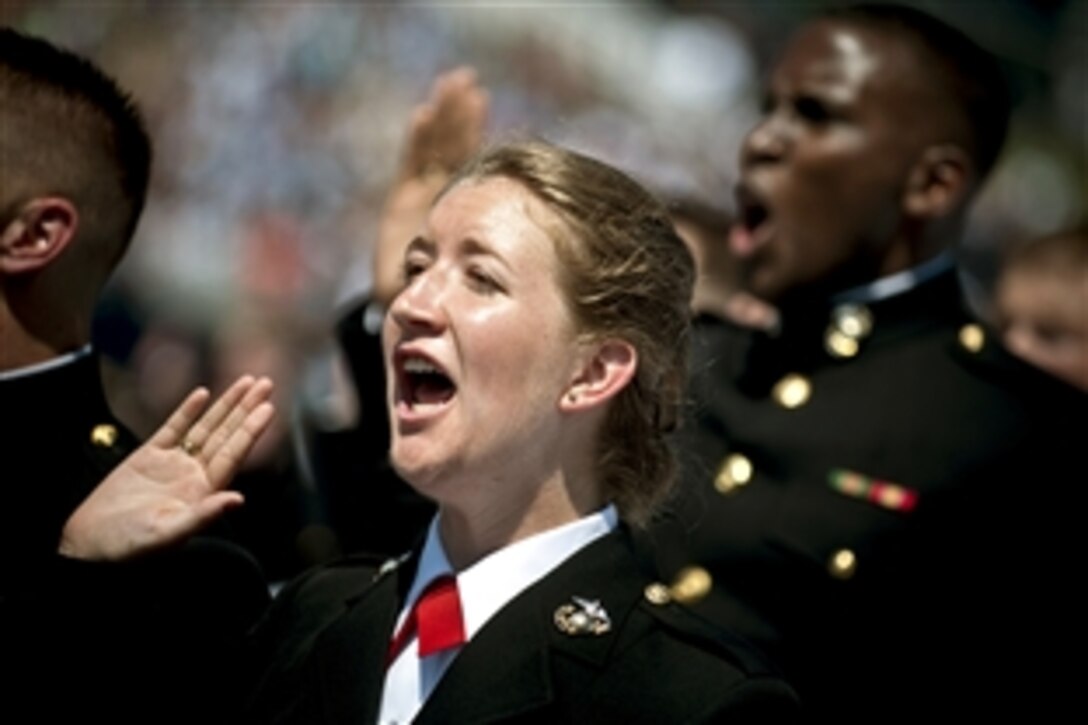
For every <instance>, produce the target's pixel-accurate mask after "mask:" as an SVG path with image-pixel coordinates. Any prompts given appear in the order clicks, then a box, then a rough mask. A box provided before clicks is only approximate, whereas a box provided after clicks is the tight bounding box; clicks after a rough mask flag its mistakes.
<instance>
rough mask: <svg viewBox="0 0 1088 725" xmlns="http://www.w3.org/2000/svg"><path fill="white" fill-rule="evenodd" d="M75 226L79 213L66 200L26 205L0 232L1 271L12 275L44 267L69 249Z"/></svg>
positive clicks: (59, 199) (31, 202)
mask: <svg viewBox="0 0 1088 725" xmlns="http://www.w3.org/2000/svg"><path fill="white" fill-rule="evenodd" d="M78 226H79V213H78V212H77V211H76V207H75V205H74V204H72V202H70V201H68V200H67V199H64V198H62V197H59V196H54V197H48V198H41V199H33V200H31V201H29V202H27V203H26V204H24V205H23V206H22V208H21V209H19V211H18V212H17V213H16V214H15V216H14V217H13V218H12V220H11V221H10V222H8V224H7V226H5V227H4V229H3V231H2V232H0V271H2V272H4V273H5V274H11V275H15V274H23V273H27V272H34V271H37V270H39V269H42V268H44V267H46V266H47V265H48V264H49V263H50V262H52V261H53V260H54V259H56V258H57V257H58V256H59V255H60V254H61V252H63V251H64V250H65V249H67V248H68V245H69V244H71V242H72V239H73V238H75V235H76V229H77V228H78Z"/></svg>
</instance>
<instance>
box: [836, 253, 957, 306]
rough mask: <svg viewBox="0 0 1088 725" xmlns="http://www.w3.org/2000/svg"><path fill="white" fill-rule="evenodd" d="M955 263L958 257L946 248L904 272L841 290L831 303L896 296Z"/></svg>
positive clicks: (864, 301)
mask: <svg viewBox="0 0 1088 725" xmlns="http://www.w3.org/2000/svg"><path fill="white" fill-rule="evenodd" d="M955 263H956V259H955V257H954V256H953V254H952V250H950V249H946V250H944V251H943V252H941V253H940V254H938V255H937V256H936V257H933V258H932V259H927V260H926V261H924V262H922V263H921V264H919V265H916V266H914V267H911V268H910V269H904V270H903V271H902V272H896V273H895V274H891V275H888V276H887V277H881V278H880V279H878V280H874V281H873V282H868V283H866V284H863V285H859V286H857V287H853V288H851V289H848V290H846V291H844V292H840V293H838V294H837V295H835V296H834V297H832V298H831V303H832V304H836V305H838V304H842V303H844V302H853V303H856V304H868V303H870V302H876V301H878V300H884V299H887V298H889V297H894V296H895V295H898V294H902V293H904V292H906V291H908V290H912V289H914V288H915V287H917V286H918V285H920V284H922V283H923V282H926V281H928V280H931V279H933V278H934V277H936V276H937V275H938V274H940V273H941V272H944V271H945V270H948V269H951V268H952V267H953V266H955Z"/></svg>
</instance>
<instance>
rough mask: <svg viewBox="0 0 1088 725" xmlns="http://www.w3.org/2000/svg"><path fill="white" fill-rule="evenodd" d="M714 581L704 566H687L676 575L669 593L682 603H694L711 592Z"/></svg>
mask: <svg viewBox="0 0 1088 725" xmlns="http://www.w3.org/2000/svg"><path fill="white" fill-rule="evenodd" d="M713 583H714V580H713V578H711V576H710V572H708V571H707V570H706V569H704V568H703V567H701V566H687V567H684V568H683V569H681V570H680V572H679V573H678V574H677V575H676V579H675V580H674V581H673V585H672V586H671V587H669V594H670V595H671V596H672V598H673V599H675V600H676V601H678V602H680V603H681V604H694V603H695V602H697V601H699V600H700V599H702V598H703V597H705V596H706V595H707V594H709V593H710V589H711V587H712V586H713Z"/></svg>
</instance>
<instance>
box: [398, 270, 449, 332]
mask: <svg viewBox="0 0 1088 725" xmlns="http://www.w3.org/2000/svg"><path fill="white" fill-rule="evenodd" d="M438 277H439V275H437V274H436V273H434V272H431V271H427V272H422V273H420V274H419V275H417V276H416V277H414V278H413V279H412V280H411V281H410V282H409V283H408V285H407V286H406V287H405V288H404V289H403V290H401V292H400V294H398V295H397V296H396V297H394V298H393V302H392V304H391V305H390V306H389V314H390V316H391V317H392V318H393V321H394V322H396V323H397V325H399V326H400V327H402V328H403V329H405V330H412V329H415V330H436V329H440V328H441V327H442V324H443V319H444V318H443V315H442V284H441V282H440V280H439V279H438Z"/></svg>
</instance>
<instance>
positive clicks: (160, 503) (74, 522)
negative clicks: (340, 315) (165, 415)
mask: <svg viewBox="0 0 1088 725" xmlns="http://www.w3.org/2000/svg"><path fill="white" fill-rule="evenodd" d="M271 392H272V382H271V381H270V380H268V379H267V378H261V379H254V378H253V377H250V376H245V377H242V378H240V379H239V380H237V381H236V382H235V383H234V384H233V385H232V386H231V387H230V389H228V390H227V391H226V392H225V393H224V394H223V395H222V396H221V397H220V398H219V399H218V400H217V401H215V403H214V404H213V405H212V406H211V407H210V408H207V410H206V411H205V408H206V407H207V404H208V400H209V397H210V396H209V394H208V391H207V390H205V389H203V388H201V389H198V390H196V391H194V392H193V393H192V394H190V395H189V397H188V398H186V400H185V402H183V403H182V404H181V405H180V406H179V407H178V408H177V410H175V411H174V413H173V414H172V415H171V416H170V418H169V419H168V420H167V421H166V423H165V424H164V425H163V426H162V427H161V428H160V429H159V430H158V431H156V432H155V434H154V435H153V436H152V437H151V439H150V440H148V442H147V443H145V444H144V445H143V446H141V447H140V448H138V449H136V450H135V451H134V452H133V453H132V454H131V455H130V456H129V457H128V458H126V459H125V460H124V461H122V462H121V464H120V465H118V466H117V468H115V469H114V470H113V471H112V472H110V474H109V476H107V477H106V478H105V480H103V481H102V483H100V484H99V485H98V486H97V487H96V488H95V490H94V491H93V492H92V493H91V495H90V496H88V497H87V499H86V500H85V501H84V502H83V503H82V504H81V505H80V507H79V508H78V509H76V511H75V513H73V514H72V516H71V517H70V518H69V519H68V522H67V523H66V524H65V527H64V532H63V534H62V538H61V544H60V553H62V554H64V555H66V556H71V557H75V558H81V559H94V560H107V561H117V560H122V559H129V558H132V557H135V556H139V555H141V554H144V553H147V552H150V551H154V550H156V549H161V548H164V547H168V546H171V545H173V544H176V543H178V542H180V541H184V540H185V539H186V538H188V537H189V536H191V535H193V534H194V533H196V532H197V531H199V530H200V529H202V528H204V527H205V526H207V525H208V524H209V523H211V522H212V521H213V520H215V519H216V518H217V517H219V516H220V515H222V514H223V512H225V511H226V510H227V509H229V508H233V507H235V506H238V505H240V504H241V503H242V495H241V494H239V493H238V492H236V491H230V490H227V486H228V485H229V484H230V481H231V479H232V478H233V477H234V474H235V473H236V472H237V470H238V468H239V467H240V466H241V464H242V463H243V461H244V460H245V457H246V455H247V454H248V453H249V451H250V449H251V448H252V447H253V444H254V443H255V442H256V440H257V438H258V437H259V436H260V435H261V433H263V432H264V430H265V428H266V427H267V426H268V423H269V422H270V421H271V419H272V415H273V413H274V409H273V406H272V404H271V403H270V402H268V398H269V396H270V395H271ZM202 412H203V415H201V413H202Z"/></svg>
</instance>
